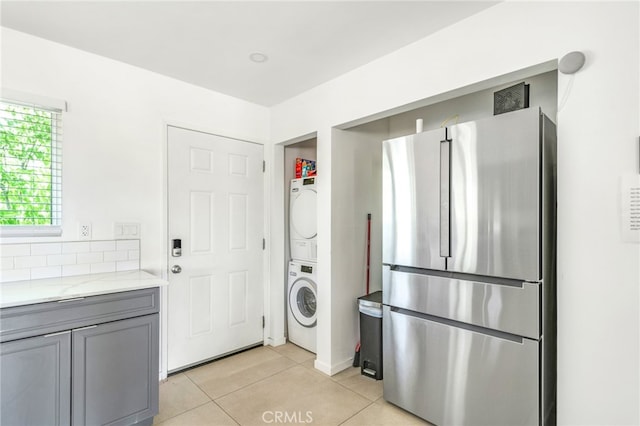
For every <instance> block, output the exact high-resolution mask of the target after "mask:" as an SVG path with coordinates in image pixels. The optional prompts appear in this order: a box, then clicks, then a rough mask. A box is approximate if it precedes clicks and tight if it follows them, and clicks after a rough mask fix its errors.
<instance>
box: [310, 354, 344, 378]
mask: <svg viewBox="0 0 640 426" xmlns="http://www.w3.org/2000/svg"><path fill="white" fill-rule="evenodd" d="M352 366H353V358H347V359H345V360H344V361H341V362H339V363H337V364H332V365H329V364H326V363H324V362H322V361H318V360H317V359H316V360H315V362H314V363H313V367H314V368H315V369H316V370H320V371H321V372H323V373H324V374H326V375H328V376H333V375H335V374H338V373H339V372H341V371H343V370H346V369H347V368H349V367H352Z"/></svg>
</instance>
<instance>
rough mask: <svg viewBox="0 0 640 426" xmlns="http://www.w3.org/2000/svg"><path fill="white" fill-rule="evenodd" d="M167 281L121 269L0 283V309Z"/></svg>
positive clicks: (127, 289)
mask: <svg viewBox="0 0 640 426" xmlns="http://www.w3.org/2000/svg"><path fill="white" fill-rule="evenodd" d="M168 284H169V283H168V282H167V281H165V280H163V279H161V278H158V277H156V276H155V275H151V274H150V273H148V272H145V271H141V270H136V271H123V272H108V273H103V274H90V275H77V276H72V277H62V278H45V279H39V280H25V281H12V282H6V283H0V308H8V307H12V306H21V305H31V304H34V303H43V302H55V301H58V300H64V299H73V298H77V297H86V296H96V295H100V294H108V293H119V292H122V291H130V290H139V289H143V288H151V287H162V286H166V285H168Z"/></svg>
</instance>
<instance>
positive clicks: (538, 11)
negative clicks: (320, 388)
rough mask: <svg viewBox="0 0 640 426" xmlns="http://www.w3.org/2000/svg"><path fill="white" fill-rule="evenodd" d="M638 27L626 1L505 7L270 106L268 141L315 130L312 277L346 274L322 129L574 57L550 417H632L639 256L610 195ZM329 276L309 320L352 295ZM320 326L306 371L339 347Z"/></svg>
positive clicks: (562, 122) (631, 117)
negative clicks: (576, 68)
mask: <svg viewBox="0 0 640 426" xmlns="http://www.w3.org/2000/svg"><path fill="white" fill-rule="evenodd" d="M638 27H639V10H638V4H637V3H635V2H625V3H598V2H567V3H557V2H539V3H530V2H509V3H501V4H499V5H497V6H494V7H492V8H490V9H488V10H486V11H484V12H482V13H480V14H478V15H475V16H472V17H470V18H468V19H465V20H464V21H462V22H460V23H458V24H456V25H453V26H451V27H448V28H446V29H444V30H442V31H440V32H438V33H436V34H434V35H433V36H431V37H428V38H425V39H423V40H421V41H418V42H416V43H414V44H412V45H409V46H407V47H405V48H403V49H400V50H398V51H396V52H394V53H392V54H390V55H388V56H386V57H383V58H380V59H378V60H376V61H374V62H372V63H370V64H368V65H366V66H363V67H361V68H359V69H357V70H355V71H352V72H350V73H348V74H345V75H343V76H341V77H339V78H337V79H335V80H332V81H330V82H328V83H326V84H323V85H321V86H318V87H316V88H314V89H312V90H310V91H308V92H306V93H304V94H301V95H299V96H297V97H295V98H293V99H290V100H288V101H286V102H283V103H282V104H280V105H277V106H275V107H274V108H272V140H273V141H276V142H278V141H284V140H288V139H291V138H294V137H297V136H298V135H302V134H307V133H310V132H314V131H317V132H318V162H319V163H321V164H322V170H323V180H322V181H321V188H320V192H319V206H320V211H319V219H320V222H319V230H320V232H319V256H318V262H319V265H320V270H319V277H320V278H319V280H320V281H323V280H325V279H331V278H333V277H339V276H340V275H341V274H343V273H346V272H347V271H346V269H345V268H346V266H345V263H347V262H341V263H340V264H338V263H336V264H332V263H331V262H332V260H333V259H335V256H334V255H333V251H335V250H338V248H339V247H341V246H342V245H344V244H348V241H347V240H346V239H345V238H343V236H342V235H341V234H338V233H336V232H335V231H336V230H337V229H338V228H339V226H335V227H334V226H332V225H333V223H334V222H336V221H339V220H340V218H339V216H338V215H333V216H332V214H331V213H332V212H334V209H335V205H334V204H333V203H335V200H333V199H332V197H331V193H332V191H334V189H335V188H337V186H338V185H339V184H340V182H339V181H338V180H337V179H336V176H333V164H332V161H336V158H337V155H338V154H337V153H334V152H333V150H334V149H339V145H338V144H334V143H333V142H332V141H333V138H334V137H335V136H334V134H332V132H331V128H332V127H335V126H344V123H349V122H357V121H358V120H362V118H363V117H380V116H381V115H382V116H384V115H387V116H388V115H391V114H392V113H393V111H394V110H397V109H403V108H404V110H406V106H407V105H414V104H415V105H417V104H420V103H422V102H425V105H426V104H429V103H435V102H437V101H439V100H441V99H442V98H443V96H445V97H453V96H454V95H459V94H461V92H460V91H459V90H458V89H459V88H462V89H461V91H462V92H463V93H464V91H465V90H469V89H470V88H471V89H473V90H480V89H482V88H486V87H489V86H488V85H487V84H485V82H486V81H490V84H491V85H495V84H496V81H500V78H498V79H497V80H496V77H497V76H505V75H507V76H506V77H504V81H509V80H513V79H514V78H512V77H513V76H514V74H513V73H515V74H517V72H518V70H522V69H530V68H531V67H533V68H536V67H537V64H543V65H542V66H540V67H537V68H539V71H538V72H542V71H548V70H549V63H550V61H555V60H557V59H558V58H561V57H562V56H563V55H564V54H566V53H568V52H570V51H573V50H581V51H583V52H584V53H585V54H586V55H587V63H586V65H585V67H584V69H583V70H581V71H580V72H579V73H577V74H576V75H575V76H574V77H573V78H571V77H568V76H565V75H559V76H558V98H559V102H561V99H562V98H563V97H564V94H565V91H567V90H570V92H569V94H568V98H567V101H566V103H565V104H564V106H563V108H562V109H560V110H559V111H558V114H557V123H558V140H559V144H558V192H559V193H558V339H559V342H558V422H559V424H570V425H588V424H598V425H615V424H638V423H640V415H639V411H638V405H639V387H640V386H639V385H640V383H639V374H640V369H639V362H640V352H639V336H640V328H639V309H638V307H639V292H638V286H639V282H640V270H639V266H638V265H639V259H640V250H639V246H638V245H637V244H629V243H624V242H623V241H622V240H621V235H620V209H619V198H618V197H619V196H618V193H619V189H618V188H619V187H618V185H619V179H620V176H622V175H624V174H629V173H637V168H638V164H637V162H638V148H637V143H638V139H637V138H638V135H639V134H640V124H639V121H640V106H639V100H638V98H639V96H638V95H639V81H638V76H639V74H640V67H639V65H638V61H639V53H638V52H639V47H640V46H639V34H638ZM551 63H553V62H551ZM572 79H573V81H572V82H571V80H572ZM467 93H468V92H467ZM323 230H324V231H325V232H322V231H323ZM353 259H354V261H355V260H358V259H359V255H354V256H353ZM325 282H328V283H329V282H330V283H331V284H330V286H327V287H328V288H324V287H321V288H320V294H319V300H318V304H319V314H320V315H327V316H329V315H330V312H329V308H328V307H327V306H326V305H325V304H326V303H331V302H332V301H335V300H339V299H340V298H342V297H344V298H350V297H351V294H350V291H343V290H342V289H341V287H340V285H339V284H338V283H337V282H336V283H334V282H331V281H325ZM322 321H323V317H321V318H320V319H319V322H318V324H319V325H318V327H319V328H318V337H319V339H320V340H319V345H327V346H330V347H325V348H323V349H322V350H321V351H319V352H318V359H317V361H316V366H319V367H321V368H322V369H323V370H324V371H331V370H332V369H333V368H334V367H336V368H337V367H338V366H339V365H341V363H342V362H343V360H344V357H345V356H347V355H348V354H347V350H348V349H349V348H348V345H346V344H335V342H334V341H333V338H332V328H331V327H329V328H327V329H325V328H322V327H321V326H322Z"/></svg>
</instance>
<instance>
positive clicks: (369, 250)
mask: <svg viewBox="0 0 640 426" xmlns="http://www.w3.org/2000/svg"><path fill="white" fill-rule="evenodd" d="M370 262H371V213H369V214H367V281H366V283H367V294H369V267H370Z"/></svg>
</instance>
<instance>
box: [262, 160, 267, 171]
mask: <svg viewBox="0 0 640 426" xmlns="http://www.w3.org/2000/svg"><path fill="white" fill-rule="evenodd" d="M265 170H267V162H266V161H264V160H263V161H262V173H264V172H265Z"/></svg>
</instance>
